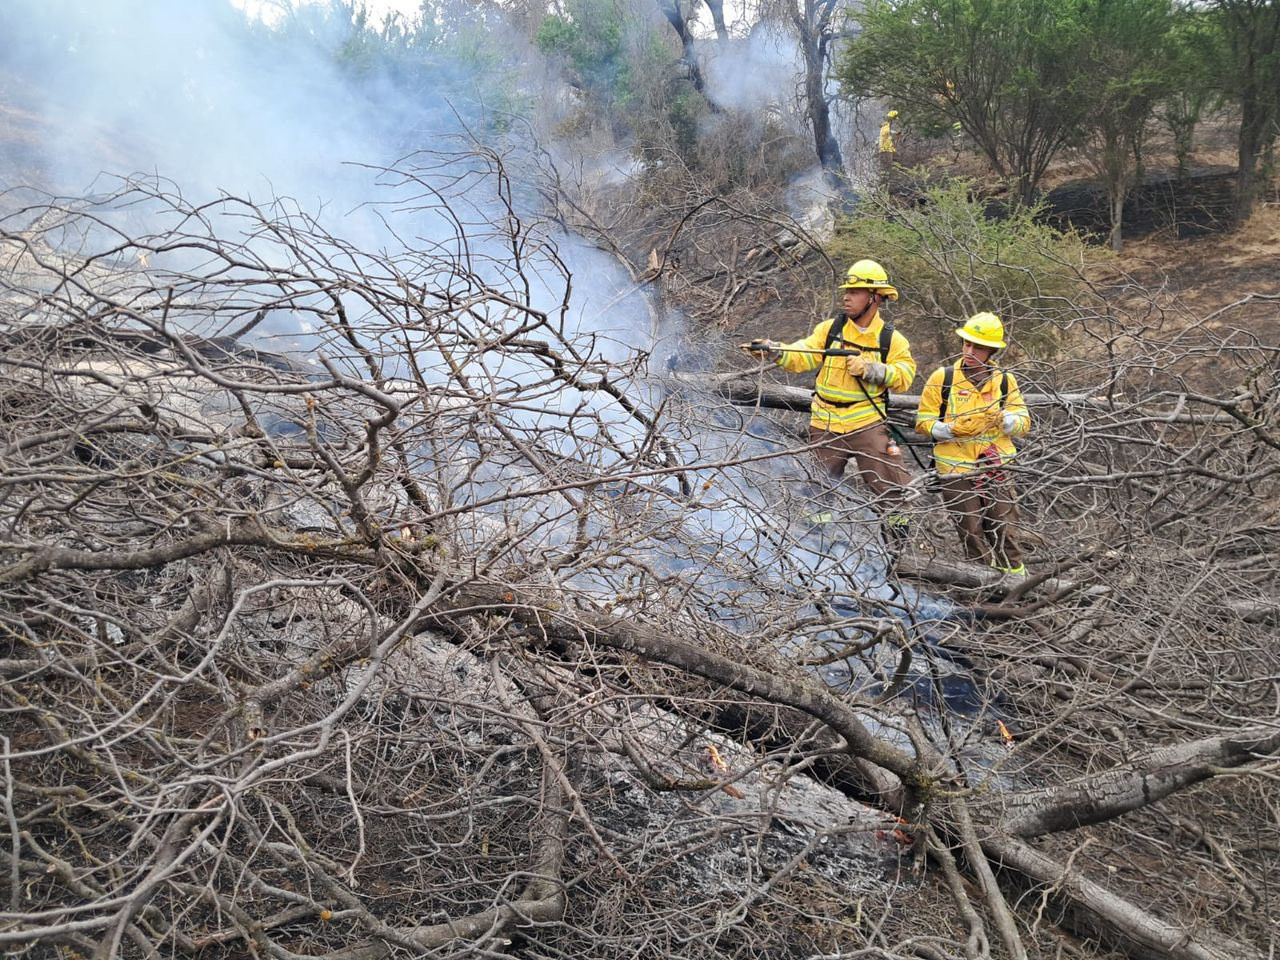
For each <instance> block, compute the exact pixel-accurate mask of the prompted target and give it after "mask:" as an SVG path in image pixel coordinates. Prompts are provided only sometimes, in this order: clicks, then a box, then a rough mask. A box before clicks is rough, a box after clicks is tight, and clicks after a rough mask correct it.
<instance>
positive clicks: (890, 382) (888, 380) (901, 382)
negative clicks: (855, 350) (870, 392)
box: [862, 330, 916, 393]
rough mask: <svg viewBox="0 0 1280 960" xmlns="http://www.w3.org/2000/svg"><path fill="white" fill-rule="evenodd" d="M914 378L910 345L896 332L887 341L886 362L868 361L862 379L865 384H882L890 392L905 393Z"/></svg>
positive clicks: (914, 363) (914, 365)
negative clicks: (887, 353)
mask: <svg viewBox="0 0 1280 960" xmlns="http://www.w3.org/2000/svg"><path fill="white" fill-rule="evenodd" d="M915 378H916V361H915V357H913V356H911V344H910V343H908V342H907V338H906V337H904V336H903V335H902V334H901V333H899V332H898V331H897V330H895V331H893V337H892V339H890V341H889V356H888V358H887V359H886V362H884V363H879V362H875V361H868V362H867V365H866V368H865V371H864V372H863V374H862V379H864V380H865V381H867V383H876V384H883V385H884V386H886V387H888V388H889V389H890V390H894V391H897V392H898V393H906V392H907V389H908V388H909V387H910V386H911V381H912V380H914V379H915Z"/></svg>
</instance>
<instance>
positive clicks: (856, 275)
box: [840, 260, 898, 300]
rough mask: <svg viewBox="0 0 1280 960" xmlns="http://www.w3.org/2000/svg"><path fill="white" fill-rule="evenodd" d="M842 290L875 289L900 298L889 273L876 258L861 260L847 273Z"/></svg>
mask: <svg viewBox="0 0 1280 960" xmlns="http://www.w3.org/2000/svg"><path fill="white" fill-rule="evenodd" d="M840 289H841V290H874V291H875V292H876V293H883V294H884V295H885V296H886V297H888V298H889V299H890V300H897V299H898V290H897V288H896V287H894V285H893V284H891V283H890V282H889V274H887V273H885V271H884V267H882V266H880V264H878V263H876V262H875V261H874V260H859V261H858V262H857V263H855V264H854V265H853V266H852V267H850V268H849V272H848V273H846V274H845V277H844V283H842V284H840Z"/></svg>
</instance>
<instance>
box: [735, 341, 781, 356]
mask: <svg viewBox="0 0 1280 960" xmlns="http://www.w3.org/2000/svg"><path fill="white" fill-rule="evenodd" d="M743 348H744V349H745V350H746V351H747V352H748V353H754V354H756V355H757V356H759V357H760V359H762V360H765V359H768V358H770V357H776V356H777V355H778V353H779V352H780V351H779V349H778V345H777V344H776V343H774V342H773V341H772V340H764V339H761V338H757V339H755V340H752V341H751V342H750V343H747V344H743Z"/></svg>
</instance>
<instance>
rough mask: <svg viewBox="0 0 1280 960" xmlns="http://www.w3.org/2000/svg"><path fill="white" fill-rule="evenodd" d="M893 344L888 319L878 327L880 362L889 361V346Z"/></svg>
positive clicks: (890, 325)
mask: <svg viewBox="0 0 1280 960" xmlns="http://www.w3.org/2000/svg"><path fill="white" fill-rule="evenodd" d="M892 345H893V324H892V323H890V322H889V321H888V320H886V321H885V322H884V326H883V327H881V328H880V362H881V363H888V362H889V347H890V346H892Z"/></svg>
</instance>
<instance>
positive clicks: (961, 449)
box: [916, 360, 1031, 474]
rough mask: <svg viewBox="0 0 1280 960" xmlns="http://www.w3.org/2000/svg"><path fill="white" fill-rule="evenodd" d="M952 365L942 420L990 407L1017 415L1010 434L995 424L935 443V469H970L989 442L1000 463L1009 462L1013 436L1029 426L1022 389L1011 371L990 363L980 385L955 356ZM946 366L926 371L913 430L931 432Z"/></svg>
mask: <svg viewBox="0 0 1280 960" xmlns="http://www.w3.org/2000/svg"><path fill="white" fill-rule="evenodd" d="M951 369H952V371H953V372H952V375H951V377H952V379H951V395H950V397H949V398H948V400H947V412H946V416H945V417H943V418H942V419H943V422H944V423H951V424H954V423H955V421H956V417H959V416H961V415H963V414H966V413H980V412H982V411H984V410H989V409H991V408H993V407H994V408H997V409H1000V410H1002V411H1003V412H1004V413H1012V414H1013V415H1014V416H1015V417H1017V423H1016V425H1015V426H1014V429H1013V434H1012V435H1010V434H1006V433H1005V432H1004V431H1003V430H1002V429H1001V428H1000V427H998V426H997V427H996V428H994V429H993V430H990V431H988V432H987V433H984V434H982V435H980V436H977V437H966V438H964V439H960V438H957V439H955V440H946V441H944V442H942V443H935V444H934V445H933V460H934V464H935V466H936V467H937V470H938V473H939V474H948V473H970V472H972V471H973V469H974V468H975V466H976V464H977V461H978V457H979V456H981V455H982V452H983V451H984V450H986V449H988V448H989V447H992V446H994V447H995V451H996V453H997V454H998V455H999V457H1000V463H1008V462H1009V461H1010V460H1012V459H1013V457H1014V455H1015V454H1016V453H1017V449H1016V448H1015V447H1014V445H1013V437H1021V436H1023V435H1024V434H1026V433H1027V432H1028V431H1029V430H1030V429H1031V414H1030V413H1028V412H1027V405H1026V403H1025V402H1024V401H1023V399H1022V391H1021V390H1019V389H1018V381H1017V378H1015V377H1014V375H1013V374H1012V373H1006V372H1005V371H1003V370H1001V369H1000V368H998V367H992V368H991V376H990V377H989V378H988V379H987V381H986V382H985V383H983V384H982V386H981V387H977V386H975V385H974V384H973V383H972V382H971V381H970V380H969V378H968V377H967V376H966V375H965V373H964V368H963V367H962V366H961V361H959V360H957V361H956V362H955V363H954V364H952V365H951ZM946 370H947V368H946V367H939V368H938V369H937V370H935V371H933V373H931V374H929V379H928V380H927V381H925V385H924V392H923V393H921V394H920V406H919V407H918V408H917V410H916V432H917V433H923V434H924V435H925V436H926V437H927V436H931V435H932V430H933V425H934V424H935V423H937V422H938V412H939V410H941V408H942V383H943V380H944V379H945V377H946ZM1002 387H1003V397H1002V396H1001V392H1002Z"/></svg>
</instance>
